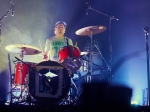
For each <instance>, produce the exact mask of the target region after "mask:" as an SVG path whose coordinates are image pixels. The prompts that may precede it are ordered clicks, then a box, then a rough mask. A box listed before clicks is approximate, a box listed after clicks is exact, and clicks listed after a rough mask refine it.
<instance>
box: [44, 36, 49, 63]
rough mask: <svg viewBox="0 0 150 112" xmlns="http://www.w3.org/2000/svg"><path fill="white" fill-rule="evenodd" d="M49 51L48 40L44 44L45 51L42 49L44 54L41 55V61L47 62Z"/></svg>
mask: <svg viewBox="0 0 150 112" xmlns="http://www.w3.org/2000/svg"><path fill="white" fill-rule="evenodd" d="M49 50H50V48H49V40H48V39H47V40H46V44H45V49H44V51H45V52H44V53H43V60H46V61H48V59H49Z"/></svg>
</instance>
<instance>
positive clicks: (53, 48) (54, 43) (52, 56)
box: [43, 21, 73, 62]
mask: <svg viewBox="0 0 150 112" xmlns="http://www.w3.org/2000/svg"><path fill="white" fill-rule="evenodd" d="M66 27H67V24H66V23H65V22H64V21H58V22H56V24H55V28H54V34H55V36H52V37H50V38H48V39H47V40H46V43H45V49H44V56H43V60H45V61H48V60H52V61H57V62H59V57H58V52H59V50H60V48H62V47H64V46H66V45H67V42H68V44H69V45H73V42H72V39H70V38H68V37H66V36H65V35H64V34H65V31H66Z"/></svg>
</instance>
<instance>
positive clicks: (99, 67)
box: [75, 56, 104, 82]
mask: <svg viewBox="0 0 150 112" xmlns="http://www.w3.org/2000/svg"><path fill="white" fill-rule="evenodd" d="M80 59H81V60H85V61H86V62H88V63H90V64H92V65H94V66H96V67H97V68H96V69H95V70H92V73H93V72H94V71H96V70H103V69H104V67H103V66H99V65H97V64H95V63H91V61H90V60H88V59H86V58H83V57H82V56H80ZM90 73H91V71H89V72H87V73H86V74H85V75H84V76H81V77H79V78H78V79H76V80H75V82H76V81H78V80H80V79H82V78H84V77H86V76H88V75H90Z"/></svg>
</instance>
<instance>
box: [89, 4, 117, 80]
mask: <svg viewBox="0 0 150 112" xmlns="http://www.w3.org/2000/svg"><path fill="white" fill-rule="evenodd" d="M88 8H89V9H91V10H93V11H95V12H97V13H99V14H102V15H104V16H106V17H108V18H109V52H110V67H109V75H110V76H109V83H112V77H113V75H112V74H111V63H112V44H111V36H110V29H111V21H112V19H114V20H116V21H118V20H119V19H117V18H115V17H114V16H109V15H107V14H105V13H102V12H99V11H98V10H96V9H93V8H92V7H91V6H89V7H88Z"/></svg>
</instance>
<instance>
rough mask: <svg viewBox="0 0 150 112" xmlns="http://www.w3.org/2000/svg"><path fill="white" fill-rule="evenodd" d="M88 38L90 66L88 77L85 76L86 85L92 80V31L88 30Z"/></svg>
mask: <svg viewBox="0 0 150 112" xmlns="http://www.w3.org/2000/svg"><path fill="white" fill-rule="evenodd" d="M89 37H90V40H91V41H90V48H91V49H90V51H89V52H90V56H89V57H90V63H89V64H90V66H89V70H88V71H89V75H87V76H86V83H91V79H92V51H93V50H92V44H93V36H92V29H90V35H89Z"/></svg>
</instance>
